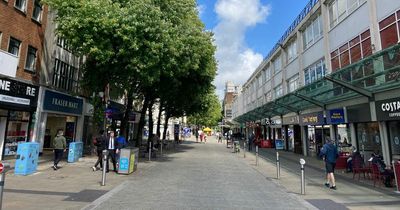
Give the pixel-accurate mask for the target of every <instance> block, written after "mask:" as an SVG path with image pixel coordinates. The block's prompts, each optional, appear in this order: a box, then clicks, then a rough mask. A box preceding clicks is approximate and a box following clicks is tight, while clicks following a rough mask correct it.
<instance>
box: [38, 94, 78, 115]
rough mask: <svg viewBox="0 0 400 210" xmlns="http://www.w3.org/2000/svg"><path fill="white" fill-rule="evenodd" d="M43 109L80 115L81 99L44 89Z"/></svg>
mask: <svg viewBox="0 0 400 210" xmlns="http://www.w3.org/2000/svg"><path fill="white" fill-rule="evenodd" d="M43 110H45V111H55V112H63V113H68V114H75V115H82V111H83V100H82V99H80V98H75V97H72V96H69V95H65V94H62V93H57V92H54V91H50V90H46V91H45V93H44V102H43Z"/></svg>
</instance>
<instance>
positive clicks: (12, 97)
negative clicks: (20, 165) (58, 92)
mask: <svg viewBox="0 0 400 210" xmlns="http://www.w3.org/2000/svg"><path fill="white" fill-rule="evenodd" d="M38 92H39V87H38V86H35V85H31V84H27V83H24V82H20V81H16V80H12V79H8V78H0V141H1V143H0V146H1V150H0V152H1V155H0V157H1V158H3V157H4V158H6V157H13V156H14V155H16V153H17V148H18V144H19V143H21V142H27V141H31V140H32V138H31V137H32V136H31V131H32V129H33V124H34V123H35V110H36V106H37V101H38Z"/></svg>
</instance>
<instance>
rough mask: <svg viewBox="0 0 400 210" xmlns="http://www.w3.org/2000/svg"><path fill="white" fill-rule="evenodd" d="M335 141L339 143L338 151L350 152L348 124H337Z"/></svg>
mask: <svg viewBox="0 0 400 210" xmlns="http://www.w3.org/2000/svg"><path fill="white" fill-rule="evenodd" d="M337 142H338V144H339V151H340V152H345V153H351V150H352V146H353V145H352V144H351V131H350V128H349V125H348V124H339V125H337Z"/></svg>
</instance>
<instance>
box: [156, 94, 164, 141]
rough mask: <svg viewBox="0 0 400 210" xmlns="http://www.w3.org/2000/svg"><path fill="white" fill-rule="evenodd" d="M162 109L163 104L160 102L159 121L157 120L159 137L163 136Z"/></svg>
mask: <svg viewBox="0 0 400 210" xmlns="http://www.w3.org/2000/svg"><path fill="white" fill-rule="evenodd" d="M162 109H163V102H162V101H161V100H160V106H159V109H158V119H157V131H156V132H157V136H158V137H160V136H161V131H160V129H161V114H162Z"/></svg>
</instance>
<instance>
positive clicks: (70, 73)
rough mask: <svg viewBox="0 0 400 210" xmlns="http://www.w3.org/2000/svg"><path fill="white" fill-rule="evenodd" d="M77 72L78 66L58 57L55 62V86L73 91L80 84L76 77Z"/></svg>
mask: <svg viewBox="0 0 400 210" xmlns="http://www.w3.org/2000/svg"><path fill="white" fill-rule="evenodd" d="M76 73H77V68H75V67H73V66H71V65H69V64H67V63H65V62H62V61H61V60H59V59H56V60H55V64H54V75H53V86H54V87H56V88H59V89H62V90H66V91H73V90H74V88H75V87H77V84H78V82H77V80H76V79H75V74H76Z"/></svg>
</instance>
